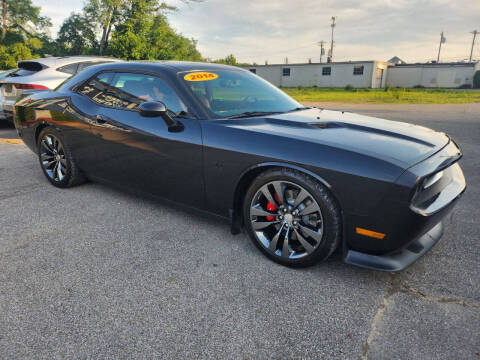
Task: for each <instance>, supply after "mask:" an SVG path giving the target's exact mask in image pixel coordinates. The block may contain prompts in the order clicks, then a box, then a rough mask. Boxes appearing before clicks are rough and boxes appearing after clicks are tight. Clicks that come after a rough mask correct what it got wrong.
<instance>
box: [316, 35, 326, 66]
mask: <svg viewBox="0 0 480 360" xmlns="http://www.w3.org/2000/svg"><path fill="white" fill-rule="evenodd" d="M324 44H325V41H323V40H322V41H319V42H318V46H320V64H321V63H322V56H323V55H324V54H325V49H324V48H323V45H324Z"/></svg>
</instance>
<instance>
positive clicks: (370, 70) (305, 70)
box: [244, 61, 388, 88]
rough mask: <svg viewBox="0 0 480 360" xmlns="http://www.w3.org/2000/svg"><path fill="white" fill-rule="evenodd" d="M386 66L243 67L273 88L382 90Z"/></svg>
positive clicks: (364, 63)
mask: <svg viewBox="0 0 480 360" xmlns="http://www.w3.org/2000/svg"><path fill="white" fill-rule="evenodd" d="M387 67H388V63H386V62H383V61H355V62H353V61H352V62H350V61H349V62H334V63H321V64H320V63H315V64H272V65H252V66H245V67H244V68H245V69H248V70H250V71H251V72H253V73H255V74H257V75H258V76H261V77H262V78H264V79H265V80H268V81H269V82H271V83H272V84H274V85H276V86H282V87H296V86H305V87H306V86H318V87H345V86H347V85H352V86H354V87H356V88H364V87H371V88H381V87H384V86H385V85H386V71H387Z"/></svg>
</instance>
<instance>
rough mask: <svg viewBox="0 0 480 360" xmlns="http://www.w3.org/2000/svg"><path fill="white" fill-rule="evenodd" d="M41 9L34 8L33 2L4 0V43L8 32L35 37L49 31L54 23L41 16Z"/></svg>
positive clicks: (28, 0) (30, 0) (27, 0)
mask: <svg viewBox="0 0 480 360" xmlns="http://www.w3.org/2000/svg"><path fill="white" fill-rule="evenodd" d="M40 10H41V8H40V7H39V6H34V5H33V4H32V0H2V38H1V39H2V42H4V40H5V38H6V36H7V32H8V31H14V32H17V33H23V35H24V36H35V35H36V34H37V33H39V32H44V31H47V30H48V28H49V27H50V26H52V23H51V21H50V19H49V18H48V17H45V16H41V15H40Z"/></svg>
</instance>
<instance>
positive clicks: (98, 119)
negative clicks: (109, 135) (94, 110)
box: [95, 115, 107, 125]
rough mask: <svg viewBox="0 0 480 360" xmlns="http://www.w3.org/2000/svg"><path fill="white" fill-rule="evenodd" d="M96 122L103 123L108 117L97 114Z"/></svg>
mask: <svg viewBox="0 0 480 360" xmlns="http://www.w3.org/2000/svg"><path fill="white" fill-rule="evenodd" d="M95 122H96V123H97V124H98V125H103V124H105V123H106V122H107V119H105V117H104V116H103V115H97V116H96V117H95Z"/></svg>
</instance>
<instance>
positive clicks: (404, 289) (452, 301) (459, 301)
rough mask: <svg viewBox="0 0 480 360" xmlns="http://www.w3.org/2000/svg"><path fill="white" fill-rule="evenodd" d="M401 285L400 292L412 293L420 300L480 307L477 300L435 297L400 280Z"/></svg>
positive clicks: (474, 307)
mask: <svg viewBox="0 0 480 360" xmlns="http://www.w3.org/2000/svg"><path fill="white" fill-rule="evenodd" d="M401 286H402V292H405V293H408V294H410V295H413V296H415V297H416V298H419V299H421V300H425V301H430V302H436V303H447V304H456V305H461V306H465V307H469V308H473V309H480V303H478V302H474V301H468V300H465V299H462V298H453V297H435V296H429V295H425V294H424V293H422V292H421V291H420V290H418V289H416V288H414V287H411V286H410V285H408V284H407V283H406V282H404V281H402V282H401Z"/></svg>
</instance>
